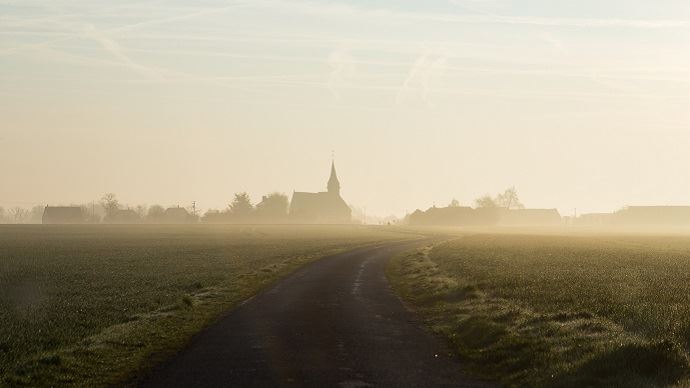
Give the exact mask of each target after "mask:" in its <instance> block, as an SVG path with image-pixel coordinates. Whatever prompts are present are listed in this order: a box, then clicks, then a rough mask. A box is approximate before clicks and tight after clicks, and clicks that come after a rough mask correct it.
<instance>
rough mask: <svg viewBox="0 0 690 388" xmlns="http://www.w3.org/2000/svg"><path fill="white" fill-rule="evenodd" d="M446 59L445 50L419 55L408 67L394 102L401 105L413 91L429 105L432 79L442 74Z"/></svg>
mask: <svg viewBox="0 0 690 388" xmlns="http://www.w3.org/2000/svg"><path fill="white" fill-rule="evenodd" d="M447 59H448V56H447V53H446V52H445V50H444V51H443V52H441V53H440V54H439V53H436V54H434V53H432V52H425V53H424V54H422V55H420V56H419V57H418V58H417V59H416V60H415V61H414V63H413V64H412V66H411V67H410V71H409V72H408V73H407V77H405V80H404V81H403V83H402V85H401V86H400V89H398V93H397V95H396V97H395V102H396V103H397V104H398V105H401V104H402V103H403V102H404V101H405V99H406V97H408V96H409V94H410V92H411V91H415V92H417V93H418V95H419V97H420V98H421V99H422V101H424V102H425V103H426V104H427V105H428V106H431V105H432V103H431V100H430V99H429V91H430V90H431V82H432V79H433V78H435V77H440V76H441V75H442V74H443V72H444V70H445V69H446V66H447Z"/></svg>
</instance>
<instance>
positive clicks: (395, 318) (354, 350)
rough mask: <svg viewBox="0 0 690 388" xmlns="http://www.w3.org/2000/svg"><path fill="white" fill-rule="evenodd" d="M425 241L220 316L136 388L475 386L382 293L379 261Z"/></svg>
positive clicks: (315, 272) (323, 265) (345, 258)
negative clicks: (215, 387) (192, 387)
mask: <svg viewBox="0 0 690 388" xmlns="http://www.w3.org/2000/svg"><path fill="white" fill-rule="evenodd" d="M423 243H424V242H416V243H409V242H407V243H390V244H386V245H384V246H379V247H369V248H360V249H356V250H353V251H350V252H346V253H342V254H338V255H335V256H330V257H326V258H323V259H321V260H319V261H317V262H315V263H313V264H311V265H308V266H306V267H304V268H302V269H300V270H298V271H297V272H295V273H294V274H292V275H291V276H289V277H288V278H286V279H284V280H282V281H280V282H279V283H277V284H276V285H275V286H273V287H272V288H270V289H268V290H266V291H265V292H263V293H261V294H259V295H257V296H256V297H255V298H253V299H251V300H250V301H248V302H247V303H245V304H244V305H242V306H240V307H239V308H237V309H235V310H233V311H232V312H231V313H229V314H227V315H226V316H224V317H223V318H221V319H220V320H219V321H218V322H217V323H216V324H214V325H213V326H211V327H210V328H208V329H207V330H205V331H203V332H202V333H200V334H199V335H197V336H196V337H195V339H194V340H193V341H192V342H191V343H190V344H189V346H188V347H187V348H186V349H185V350H183V351H182V352H181V353H179V354H178V355H177V356H175V357H174V358H173V359H172V360H170V361H169V362H167V363H165V364H163V365H161V366H160V367H158V368H157V369H155V370H154V371H153V372H152V373H151V375H149V377H147V379H146V380H145V381H144V382H143V386H151V387H170V386H197V387H211V386H225V387H227V386H231V387H276V386H311V387H369V386H380V387H436V386H476V385H480V384H478V383H476V382H473V381H472V380H470V379H468V378H466V377H465V376H464V375H463V374H462V372H461V371H460V367H459V363H458V362H457V361H456V360H454V359H452V358H451V357H450V356H449V355H448V351H447V349H445V347H444V345H443V344H442V343H441V342H440V341H439V340H438V339H437V338H435V337H433V336H432V335H430V334H429V333H428V332H427V331H425V330H424V329H422V328H421V324H420V323H419V322H417V321H416V318H415V317H414V314H412V313H410V312H409V311H407V310H406V309H405V308H404V307H403V305H402V304H401V302H400V300H399V299H398V298H397V297H396V296H395V294H393V292H392V291H391V290H390V288H389V286H388V282H387V280H386V277H385V274H384V268H385V264H386V262H387V260H388V259H389V258H390V257H391V256H393V255H394V254H396V253H399V252H401V251H403V250H405V249H410V248H413V247H414V246H415V245H416V246H421V245H422V244H423Z"/></svg>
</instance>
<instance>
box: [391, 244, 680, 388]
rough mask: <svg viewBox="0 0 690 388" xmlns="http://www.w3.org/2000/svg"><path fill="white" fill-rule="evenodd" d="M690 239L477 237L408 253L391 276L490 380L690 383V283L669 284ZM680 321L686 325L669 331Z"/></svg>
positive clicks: (563, 383)
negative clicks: (642, 276)
mask: <svg viewBox="0 0 690 388" xmlns="http://www.w3.org/2000/svg"><path fill="white" fill-rule="evenodd" d="M686 246H687V247H690V239H686V240H685V241H673V242H669V241H659V240H658V239H656V238H655V239H653V240H650V241H645V240H644V239H639V238H613V237H608V238H607V239H601V238H583V237H579V238H571V237H557V236H549V237H542V236H539V237H537V236H486V235H484V236H481V235H480V236H468V237H466V238H461V239H458V240H455V241H450V242H445V243H441V244H439V245H437V246H435V247H426V248H424V249H421V250H419V251H417V252H413V253H408V254H405V255H401V256H398V257H396V258H394V259H393V260H392V261H391V263H390V266H389V268H388V276H389V279H390V281H391V284H392V285H393V287H394V289H395V290H396V292H398V294H399V295H400V296H401V297H402V299H403V300H404V301H405V302H406V303H407V304H408V305H409V307H410V308H412V309H414V310H416V311H417V312H418V313H419V314H420V316H421V317H422V318H423V319H424V320H425V322H426V323H427V324H428V326H429V327H430V328H431V329H432V330H433V331H434V332H436V333H438V334H440V335H441V336H442V337H444V338H446V339H447V340H448V341H449V342H450V344H451V346H452V348H453V349H454V350H455V351H456V352H457V353H458V354H459V355H460V357H461V359H462V360H463V361H464V364H465V366H466V367H467V369H468V371H470V372H471V373H473V374H475V375H476V376H478V377H481V378H484V379H490V380H494V381H498V382H500V383H502V384H505V385H510V386H517V385H530V386H626V387H638V386H640V387H641V386H668V385H682V386H685V385H688V377H689V376H690V363H689V361H688V347H687V343H688V337H687V334H683V333H687V331H684V330H683V329H682V327H685V326H684V325H683V323H684V322H687V320H686V319H683V318H682V313H684V312H687V310H686V309H687V308H690V302H688V300H687V295H688V294H687V290H685V291H686V293H685V294H675V293H676V292H682V291H683V290H682V289H684V288H686V287H688V285H687V283H678V282H675V283H673V284H670V285H669V284H667V285H666V286H665V287H664V286H663V283H664V280H665V278H666V277H667V276H674V277H675V280H676V281H677V280H679V276H680V277H683V276H684V275H685V274H687V273H690V269H684V273H681V274H678V271H677V270H678V268H679V265H680V264H684V263H685V261H687V262H688V263H690V250H685V248H684V247H686ZM674 255H675V256H674ZM671 256H674V257H675V260H671V261H670V262H669V261H668V260H669V257H671ZM681 256H682V257H681ZM645 257H646V258H647V259H648V260H642V261H640V262H637V265H638V266H639V268H636V269H631V267H632V266H633V262H635V260H636V258H645ZM662 257H665V259H661V258H662ZM592 260H595V261H596V263H597V265H594V264H591V263H590V261H592ZM654 260H656V261H654ZM679 261H681V262H680V263H679ZM626 272H632V273H636V274H638V275H639V274H640V273H644V274H645V276H646V277H647V278H646V280H640V278H639V276H638V277H631V276H630V274H629V273H626ZM621 279H622V280H621ZM626 279H627V281H626ZM666 280H668V279H666ZM647 283H649V284H659V285H660V287H658V288H650V287H646V285H647ZM632 289H635V290H637V292H638V293H637V294H636V298H634V299H631V297H630V296H631V295H630V290H632ZM641 290H644V294H640V292H641ZM674 295H675V297H674ZM683 295H685V296H683ZM649 300H654V301H656V303H657V304H658V306H656V307H655V308H650V307H649V306H650V304H649V302H648V301H649ZM683 300H684V301H685V302H684V303H683V302H682V301H683ZM622 301H627V303H629V304H630V303H631V304H633V305H632V306H631V305H625V306H623V305H621V303H622ZM672 310H673V311H676V314H678V315H672V314H671V313H670V311H672ZM652 313H655V314H652ZM666 319H670V321H669V322H666V321H665V320H666ZM673 323H675V324H676V326H677V327H678V328H679V330H677V331H675V332H669V331H666V330H664V328H665V327H667V326H668V325H671V324H673Z"/></svg>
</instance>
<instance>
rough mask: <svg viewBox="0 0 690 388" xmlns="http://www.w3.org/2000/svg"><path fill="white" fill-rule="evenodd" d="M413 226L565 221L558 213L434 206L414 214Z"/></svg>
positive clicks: (552, 223)
mask: <svg viewBox="0 0 690 388" xmlns="http://www.w3.org/2000/svg"><path fill="white" fill-rule="evenodd" d="M409 222H410V225H427V226H556V225H560V224H561V223H562V219H561V215H560V214H559V213H558V210H556V209H506V208H501V207H483V208H477V209H473V208H471V207H464V206H448V207H435V206H434V207H431V208H429V209H427V210H426V211H421V210H417V211H415V212H414V213H412V214H410V216H409Z"/></svg>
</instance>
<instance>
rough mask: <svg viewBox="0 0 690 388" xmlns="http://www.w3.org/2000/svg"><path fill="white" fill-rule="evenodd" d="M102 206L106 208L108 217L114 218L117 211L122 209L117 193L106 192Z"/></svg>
mask: <svg viewBox="0 0 690 388" xmlns="http://www.w3.org/2000/svg"><path fill="white" fill-rule="evenodd" d="M101 206H102V207H103V210H105V216H106V218H112V217H113V216H114V215H115V212H116V211H117V210H118V209H120V201H118V200H117V197H116V196H115V193H106V194H105V195H103V198H101Z"/></svg>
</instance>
